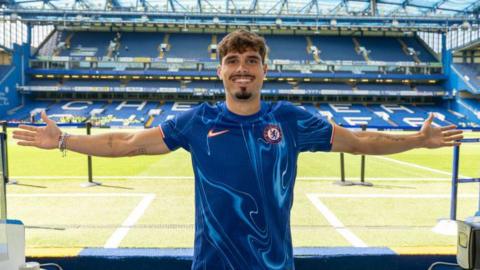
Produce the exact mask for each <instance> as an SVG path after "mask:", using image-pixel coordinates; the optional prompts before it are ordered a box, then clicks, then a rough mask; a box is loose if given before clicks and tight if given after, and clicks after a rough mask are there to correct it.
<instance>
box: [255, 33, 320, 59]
mask: <svg viewBox="0 0 480 270" xmlns="http://www.w3.org/2000/svg"><path fill="white" fill-rule="evenodd" d="M264 38H265V40H266V41H267V44H268V47H269V53H268V59H270V60H274V59H287V60H297V61H305V60H307V59H310V58H311V57H309V55H308V53H307V40H306V38H305V37H304V36H285V35H265V36H264Z"/></svg>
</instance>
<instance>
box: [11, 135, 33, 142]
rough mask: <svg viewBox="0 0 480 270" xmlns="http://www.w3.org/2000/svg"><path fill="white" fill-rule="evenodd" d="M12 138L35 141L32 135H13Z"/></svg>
mask: <svg viewBox="0 0 480 270" xmlns="http://www.w3.org/2000/svg"><path fill="white" fill-rule="evenodd" d="M13 138H14V139H16V140H22V141H29V142H33V141H35V138H33V137H29V136H22V135H14V136H13Z"/></svg>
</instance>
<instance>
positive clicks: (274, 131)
mask: <svg viewBox="0 0 480 270" xmlns="http://www.w3.org/2000/svg"><path fill="white" fill-rule="evenodd" d="M263 138H264V139H265V140H266V141H267V142H268V143H271V144H277V143H279V142H280V141H281V140H282V130H281V129H280V127H279V126H277V125H267V126H266V127H265V129H264V130H263Z"/></svg>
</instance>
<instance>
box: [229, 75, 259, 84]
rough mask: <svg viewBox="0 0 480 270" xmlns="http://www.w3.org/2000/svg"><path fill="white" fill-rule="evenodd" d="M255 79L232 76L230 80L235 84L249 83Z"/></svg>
mask: <svg viewBox="0 0 480 270" xmlns="http://www.w3.org/2000/svg"><path fill="white" fill-rule="evenodd" d="M254 79H255V77H253V76H232V77H231V80H232V81H233V82H236V83H250V82H253V80H254Z"/></svg>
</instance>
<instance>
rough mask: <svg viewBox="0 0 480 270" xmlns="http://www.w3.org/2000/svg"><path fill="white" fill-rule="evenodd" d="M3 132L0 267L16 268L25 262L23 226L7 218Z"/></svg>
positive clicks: (1, 135)
mask: <svg viewBox="0 0 480 270" xmlns="http://www.w3.org/2000/svg"><path fill="white" fill-rule="evenodd" d="M5 139H6V135H5V133H0V269H2V270H3V269H5V270H7V269H8V270H10V269H12V270H16V269H19V267H20V266H21V265H22V264H24V263H25V228H24V226H23V224H22V223H21V222H20V221H18V220H7V219H6V216H7V213H6V197H5V180H6V179H5V177H6V176H5V170H6V168H5V143H6V141H5Z"/></svg>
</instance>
